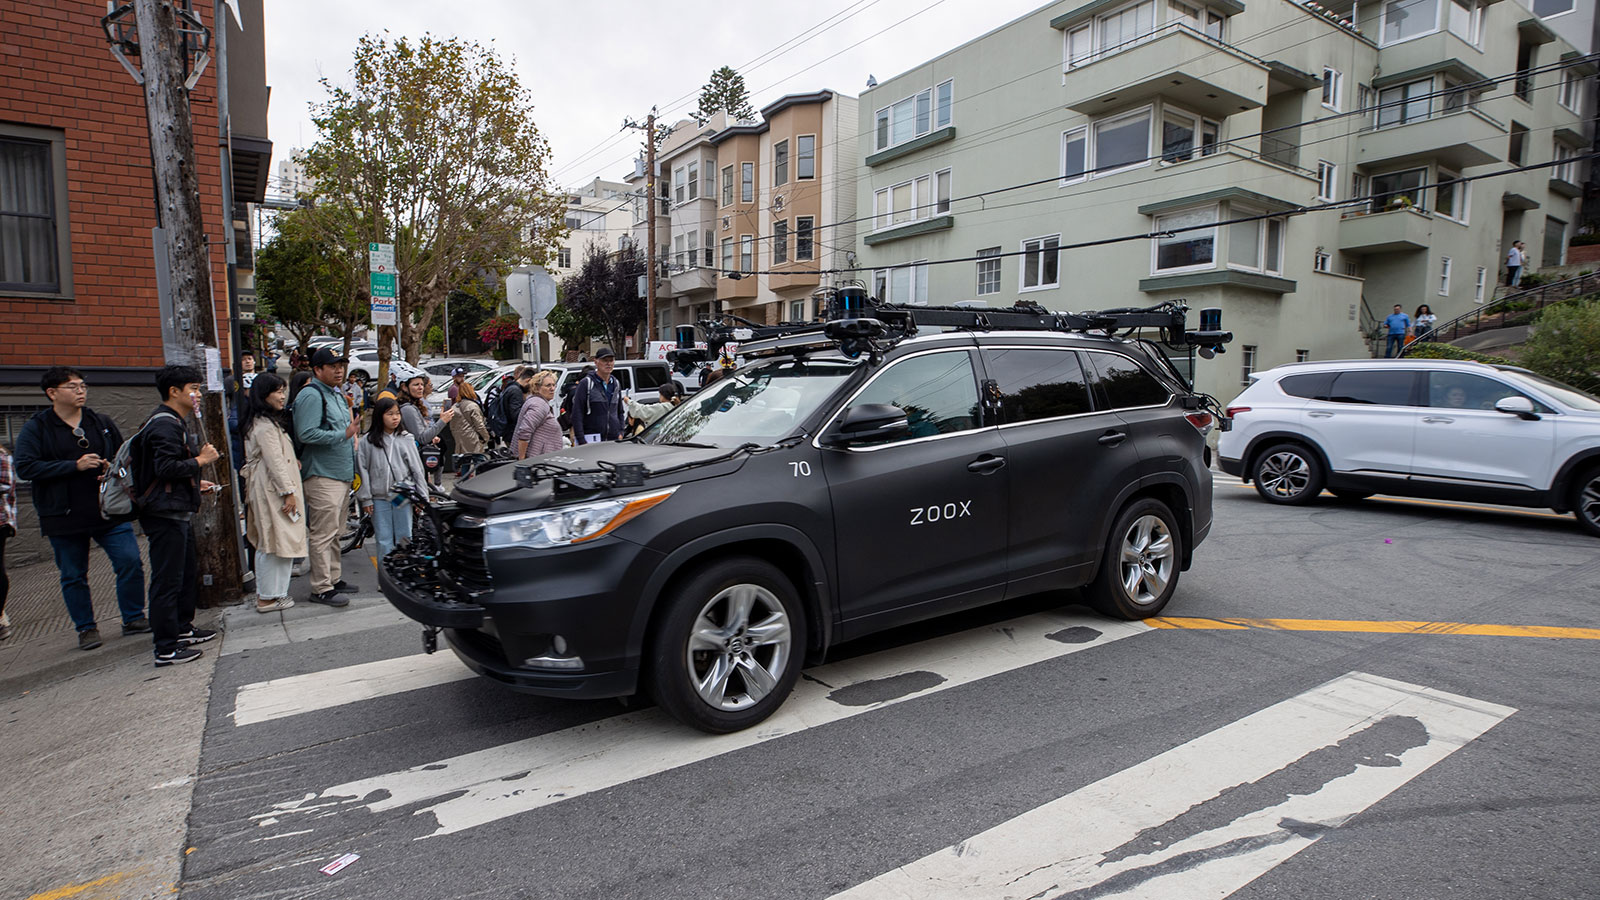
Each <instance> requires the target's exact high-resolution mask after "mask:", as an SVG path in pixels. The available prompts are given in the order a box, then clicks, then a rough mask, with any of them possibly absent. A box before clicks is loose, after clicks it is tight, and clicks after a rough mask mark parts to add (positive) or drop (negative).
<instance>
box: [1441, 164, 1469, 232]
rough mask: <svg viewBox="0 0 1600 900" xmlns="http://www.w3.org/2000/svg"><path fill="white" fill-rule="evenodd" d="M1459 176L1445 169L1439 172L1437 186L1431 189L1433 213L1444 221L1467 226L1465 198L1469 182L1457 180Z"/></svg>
mask: <svg viewBox="0 0 1600 900" xmlns="http://www.w3.org/2000/svg"><path fill="white" fill-rule="evenodd" d="M1460 178H1461V175H1460V174H1459V173H1456V172H1451V171H1448V170H1446V169H1440V170H1439V185H1438V187H1435V188H1434V189H1433V211H1434V212H1436V213H1438V214H1439V215H1441V216H1444V217H1445V218H1446V219H1451V220H1453V221H1456V222H1460V223H1461V224H1463V225H1465V224H1467V198H1468V197H1470V196H1471V194H1470V193H1469V192H1470V191H1471V189H1472V184H1471V182H1466V181H1461V180H1459V179H1460Z"/></svg>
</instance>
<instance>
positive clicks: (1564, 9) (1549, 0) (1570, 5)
mask: <svg viewBox="0 0 1600 900" xmlns="http://www.w3.org/2000/svg"><path fill="white" fill-rule="evenodd" d="M1576 2H1577V0H1533V14H1534V15H1536V16H1538V17H1539V18H1541V19H1548V18H1550V17H1551V16H1559V15H1561V14H1562V13H1569V12H1572V11H1573V10H1574V9H1576V8H1577V6H1576V5H1575V4H1576Z"/></svg>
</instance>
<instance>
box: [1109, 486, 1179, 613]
mask: <svg viewBox="0 0 1600 900" xmlns="http://www.w3.org/2000/svg"><path fill="white" fill-rule="evenodd" d="M1182 561H1183V534H1182V533H1181V532H1179V531H1178V522H1177V519H1176V518H1175V517H1174V516H1173V515H1172V510H1170V509H1168V508H1167V505H1166V504H1165V503H1162V502H1161V501H1160V500H1155V499H1152V498H1148V497H1147V498H1145V499H1142V500H1139V501H1137V502H1135V503H1133V504H1131V505H1129V506H1128V508H1127V509H1124V510H1123V511H1122V514H1121V515H1119V516H1117V521H1116V524H1115V525H1113V526H1111V535H1110V537H1108V538H1107V539H1106V550H1105V556H1104V557H1102V558H1101V560H1100V572H1099V573H1098V574H1097V575H1096V576H1095V579H1094V581H1092V582H1090V584H1089V587H1088V588H1087V593H1088V599H1089V602H1090V604H1091V605H1092V606H1094V608H1095V609H1097V610H1099V611H1100V612H1101V613H1103V614H1105V615H1107V616H1111V617H1113V618H1117V619H1130V620H1132V619H1148V618H1150V617H1151V616H1154V615H1157V614H1159V613H1160V612H1161V610H1162V608H1163V607H1165V606H1166V605H1167V601H1168V600H1170V599H1172V594H1173V592H1174V591H1176V590H1177V588H1178V574H1179V570H1180V569H1181V568H1182Z"/></svg>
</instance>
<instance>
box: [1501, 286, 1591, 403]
mask: <svg viewBox="0 0 1600 900" xmlns="http://www.w3.org/2000/svg"><path fill="white" fill-rule="evenodd" d="M1519 356H1520V357H1521V360H1522V364H1523V365H1525V366H1527V367H1528V368H1530V369H1532V370H1534V371H1535V372H1538V373H1539V374H1541V375H1544V376H1546V377H1549V378H1554V379H1555V380H1557V381H1564V382H1566V383H1567V384H1570V385H1572V386H1574V387H1577V388H1581V389H1583V390H1586V391H1595V390H1600V303H1595V302H1575V303H1561V304H1558V305H1555V306H1551V307H1548V308H1546V309H1545V310H1544V312H1543V314H1542V315H1541V316H1540V317H1539V325H1538V327H1537V328H1535V329H1534V331H1533V334H1532V335H1531V336H1530V337H1529V338H1528V341H1527V343H1525V344H1523V345H1522V349H1521V351H1520V353H1519Z"/></svg>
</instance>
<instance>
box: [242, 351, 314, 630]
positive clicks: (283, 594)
mask: <svg viewBox="0 0 1600 900" xmlns="http://www.w3.org/2000/svg"><path fill="white" fill-rule="evenodd" d="M288 403H289V387H288V385H286V384H284V382H283V379H282V378H279V377H278V376H276V375H273V374H271V373H270V372H264V373H262V374H260V375H258V376H256V379H255V383H254V384H252V385H251V386H250V390H249V392H248V393H247V394H246V395H245V398H244V409H243V411H242V412H241V413H240V414H239V430H240V431H242V432H244V453H245V462H244V469H243V471H244V478H245V482H244V484H245V509H246V516H245V534H246V535H247V536H248V537H249V539H250V544H251V546H253V547H255V548H256V566H255V572H256V612H258V613H269V612H277V611H278V610H281V609H288V608H289V607H291V606H294V601H293V600H290V599H289V578H290V573H291V571H292V570H293V567H294V561H295V560H296V559H299V558H300V557H303V556H305V555H306V521H305V506H306V500H305V492H304V489H303V487H302V485H301V483H300V464H299V460H297V459H296V458H295V455H294V441H293V440H292V439H291V438H290V437H289V429H291V428H293V427H294V420H293V419H291V418H289V413H288V412H287V410H286V407H287V406H288Z"/></svg>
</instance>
